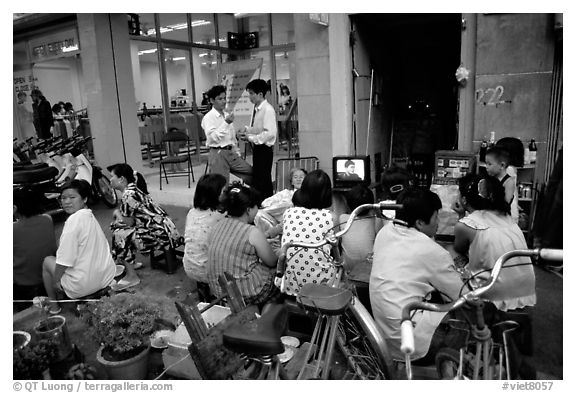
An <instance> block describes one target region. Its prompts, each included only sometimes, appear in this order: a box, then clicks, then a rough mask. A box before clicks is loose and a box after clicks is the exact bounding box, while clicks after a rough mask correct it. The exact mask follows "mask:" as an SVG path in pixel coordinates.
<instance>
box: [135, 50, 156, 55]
mask: <svg viewBox="0 0 576 393" xmlns="http://www.w3.org/2000/svg"><path fill="white" fill-rule="evenodd" d="M156 51H157V49H146V50H141V51H138V56H142V55H145V54H147V53H155V52H156Z"/></svg>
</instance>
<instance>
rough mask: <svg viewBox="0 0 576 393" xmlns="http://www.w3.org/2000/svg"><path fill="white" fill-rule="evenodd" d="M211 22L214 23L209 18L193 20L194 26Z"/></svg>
mask: <svg viewBox="0 0 576 393" xmlns="http://www.w3.org/2000/svg"><path fill="white" fill-rule="evenodd" d="M210 23H212V22H210V21H208V20H204V19H199V20H193V21H192V27H197V26H204V25H209V24H210Z"/></svg>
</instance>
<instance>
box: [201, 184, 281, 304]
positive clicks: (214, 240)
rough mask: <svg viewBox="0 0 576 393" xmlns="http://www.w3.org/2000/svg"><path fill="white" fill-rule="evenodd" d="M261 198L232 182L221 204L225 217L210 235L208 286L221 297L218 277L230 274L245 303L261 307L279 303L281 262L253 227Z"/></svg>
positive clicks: (263, 237) (223, 194)
mask: <svg viewBox="0 0 576 393" xmlns="http://www.w3.org/2000/svg"><path fill="white" fill-rule="evenodd" d="M258 201H259V195H258V193H257V191H255V190H254V189H252V188H249V187H246V186H242V185H241V184H240V183H239V182H235V183H232V184H231V185H229V186H228V187H226V188H225V189H224V191H223V192H222V195H221V199H220V202H221V203H222V207H223V209H224V210H226V217H225V218H224V219H222V220H220V221H218V222H217V223H216V224H215V225H214V227H213V228H212V230H211V231H210V234H209V235H208V265H207V272H208V283H209V284H210V290H211V291H212V293H213V294H215V295H216V296H221V295H222V289H221V288H220V285H219V284H218V277H219V276H220V275H221V274H223V273H224V272H228V273H229V274H231V275H232V276H233V277H234V278H235V279H236V283H237V284H238V288H239V289H240V293H241V294H242V297H243V298H244V301H245V302H246V304H256V305H258V306H262V305H264V304H265V303H267V302H270V301H273V300H276V299H277V298H278V297H279V296H280V291H279V290H278V288H276V287H275V286H274V276H275V273H276V269H275V268H276V262H277V261H278V259H277V257H276V255H275V254H274V252H273V251H272V248H271V247H270V245H269V244H268V242H267V241H266V237H265V236H264V234H263V233H262V231H260V230H259V229H258V228H256V227H255V226H254V225H253V224H254V217H255V216H256V212H257V211H258Z"/></svg>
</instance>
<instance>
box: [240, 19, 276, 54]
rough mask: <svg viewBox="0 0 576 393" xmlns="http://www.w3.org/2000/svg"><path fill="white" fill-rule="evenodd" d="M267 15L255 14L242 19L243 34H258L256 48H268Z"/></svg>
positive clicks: (268, 30) (268, 29)
mask: <svg viewBox="0 0 576 393" xmlns="http://www.w3.org/2000/svg"><path fill="white" fill-rule="evenodd" d="M268 17H269V16H268V14H256V15H250V16H246V17H244V18H242V23H243V25H244V32H245V33H252V32H258V46H259V47H264V46H270V28H269V26H268Z"/></svg>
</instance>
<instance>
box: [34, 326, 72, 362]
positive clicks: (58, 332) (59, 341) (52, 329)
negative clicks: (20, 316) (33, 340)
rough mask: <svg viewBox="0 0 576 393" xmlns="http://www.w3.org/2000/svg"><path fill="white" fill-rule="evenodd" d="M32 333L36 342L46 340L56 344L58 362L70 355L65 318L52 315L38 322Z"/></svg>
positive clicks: (70, 349)
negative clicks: (36, 339) (34, 334)
mask: <svg viewBox="0 0 576 393" xmlns="http://www.w3.org/2000/svg"><path fill="white" fill-rule="evenodd" d="M34 332H35V333H36V337H37V338H38V340H43V339H48V340H51V341H52V342H54V343H55V344H56V347H57V349H58V360H62V359H65V358H66V357H68V356H69V355H70V353H72V344H71V342H70V335H69V334H68V329H67V328H66V318H64V317H63V316H62V315H54V316H51V317H48V318H46V319H44V320H42V321H40V322H38V323H37V324H36V326H34Z"/></svg>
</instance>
